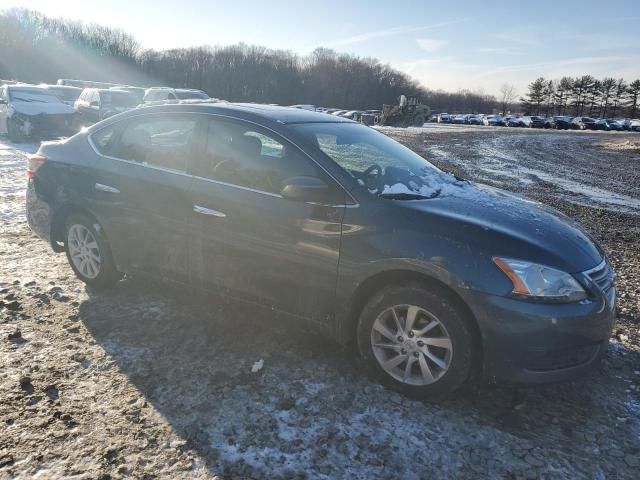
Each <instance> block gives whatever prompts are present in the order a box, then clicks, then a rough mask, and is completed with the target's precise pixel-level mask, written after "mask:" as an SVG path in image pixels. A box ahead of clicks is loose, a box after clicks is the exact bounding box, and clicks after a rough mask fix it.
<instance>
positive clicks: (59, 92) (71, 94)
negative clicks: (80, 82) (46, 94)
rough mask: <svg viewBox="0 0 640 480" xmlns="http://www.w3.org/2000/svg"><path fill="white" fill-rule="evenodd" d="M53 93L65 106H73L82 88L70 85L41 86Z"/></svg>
mask: <svg viewBox="0 0 640 480" xmlns="http://www.w3.org/2000/svg"><path fill="white" fill-rule="evenodd" d="M41 86H42V87H45V88H46V89H47V90H49V91H50V92H51V93H53V94H54V95H55V96H56V97H58V98H59V99H60V100H62V101H63V102H64V103H66V104H67V105H72V106H73V105H74V104H75V103H76V100H77V99H78V97H79V96H80V94H81V93H82V88H79V87H72V86H70V85H44V84H43V85H41Z"/></svg>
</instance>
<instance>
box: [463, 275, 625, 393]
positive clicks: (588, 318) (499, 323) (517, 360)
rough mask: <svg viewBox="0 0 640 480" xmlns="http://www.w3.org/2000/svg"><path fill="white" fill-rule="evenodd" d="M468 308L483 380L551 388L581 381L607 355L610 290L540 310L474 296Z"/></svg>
mask: <svg viewBox="0 0 640 480" xmlns="http://www.w3.org/2000/svg"><path fill="white" fill-rule="evenodd" d="M474 295H475V296H476V298H475V299H470V301H469V305H471V306H472V311H473V313H474V315H475V317H476V319H477V321H478V324H479V327H480V332H481V336H482V341H483V359H484V361H483V371H484V376H485V377H486V378H487V379H489V380H506V381H513V382H518V383H553V382H560V381H567V380H572V379H575V378H578V377H580V376H583V375H585V374H587V373H589V372H590V371H592V370H593V367H594V365H595V364H597V363H598V362H599V360H600V359H601V358H602V357H603V356H604V354H605V353H606V351H607V346H608V342H609V336H610V334H611V330H612V329H613V325H614V323H615V301H616V292H615V288H613V287H610V288H609V289H608V290H607V292H606V294H605V293H602V294H601V295H599V296H597V297H595V298H591V299H589V300H584V301H582V302H575V303H570V304H540V303H531V302H525V301H521V300H518V299H514V298H507V297H498V296H491V295H485V294H480V293H477V294H474Z"/></svg>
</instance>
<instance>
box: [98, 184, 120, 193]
mask: <svg viewBox="0 0 640 480" xmlns="http://www.w3.org/2000/svg"><path fill="white" fill-rule="evenodd" d="M95 188H96V190H100V191H101V192H107V193H120V190H118V189H117V188H116V187H112V186H110V185H104V184H102V183H96V185H95Z"/></svg>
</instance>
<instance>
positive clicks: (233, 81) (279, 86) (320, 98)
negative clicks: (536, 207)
mask: <svg viewBox="0 0 640 480" xmlns="http://www.w3.org/2000/svg"><path fill="white" fill-rule="evenodd" d="M0 78H4V79H17V80H20V81H23V82H28V83H40V82H45V83H54V82H55V81H56V80H57V79H58V78H77V79H83V80H95V81H105V82H114V83H125V84H131V85H142V86H172V87H176V88H180V87H182V88H198V89H202V90H204V91H206V92H207V93H208V94H209V95H211V96H213V97H218V98H222V99H225V100H229V101H244V102H260V103H276V104H280V105H291V104H296V103H306V104H318V105H323V106H327V107H332V106H335V107H341V108H348V109H368V108H380V107H381V106H382V104H383V103H390V104H393V103H395V102H396V101H397V98H398V97H399V96H400V95H401V94H425V93H426V90H425V89H424V88H423V87H421V86H420V85H419V84H418V83H417V82H416V81H415V80H413V79H412V78H410V77H409V76H408V75H406V74H405V73H402V72H400V71H398V70H395V69H393V68H391V67H390V66H389V65H385V64H382V63H381V62H379V61H378V60H376V59H374V58H362V57H358V56H354V55H348V54H341V53H337V52H335V51H333V50H329V49H326V48H318V49H316V50H315V51H314V52H313V53H311V54H310V55H305V56H300V55H297V54H295V53H293V52H290V51H283V50H273V49H268V48H265V47H260V46H252V45H244V44H239V45H231V46H220V47H211V46H203V47H195V48H179V49H170V50H163V51H158V50H152V49H144V48H142V47H141V46H140V44H139V43H138V42H137V41H136V40H135V38H133V37H132V36H131V35H129V34H127V33H125V32H123V31H121V30H118V29H112V28H108V27H104V26H99V25H87V24H83V23H81V22H76V21H70V20H65V19H58V18H50V17H47V16H45V15H42V14H41V13H38V12H34V11H31V10H26V9H11V10H6V11H2V12H0Z"/></svg>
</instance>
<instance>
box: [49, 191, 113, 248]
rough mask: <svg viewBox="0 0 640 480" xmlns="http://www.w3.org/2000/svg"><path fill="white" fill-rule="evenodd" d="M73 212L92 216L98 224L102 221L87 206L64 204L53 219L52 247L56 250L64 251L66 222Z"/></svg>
mask: <svg viewBox="0 0 640 480" xmlns="http://www.w3.org/2000/svg"><path fill="white" fill-rule="evenodd" d="M73 214H81V215H86V216H87V217H90V218H92V219H93V220H94V221H95V222H96V223H97V224H98V225H100V222H99V221H98V219H97V218H96V216H95V215H94V214H93V213H91V212H90V211H89V210H87V209H86V208H83V207H81V206H79V205H76V204H74V203H67V204H65V205H62V206H61V207H60V208H58V209H57V210H56V211H55V213H54V214H53V218H52V220H51V237H50V238H51V247H52V248H53V250H54V251H55V252H64V245H63V244H64V241H65V238H64V236H65V232H64V224H65V222H66V220H67V218H69V216H70V215H73ZM100 227H101V228H102V225H100ZM103 233H104V232H103ZM105 236H106V235H105Z"/></svg>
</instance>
